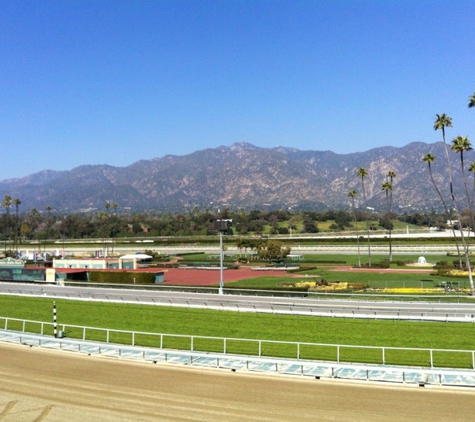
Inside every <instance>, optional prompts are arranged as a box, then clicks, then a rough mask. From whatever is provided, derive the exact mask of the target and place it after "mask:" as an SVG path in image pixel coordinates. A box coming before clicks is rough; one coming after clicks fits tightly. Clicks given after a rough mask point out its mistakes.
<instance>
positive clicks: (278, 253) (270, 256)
mask: <svg viewBox="0 0 475 422" xmlns="http://www.w3.org/2000/svg"><path fill="white" fill-rule="evenodd" d="M257 253H258V255H259V258H260V259H265V260H269V261H281V260H283V259H284V258H285V257H286V256H287V255H288V254H289V253H290V246H286V247H285V248H283V247H282V242H279V241H278V240H268V241H267V242H266V243H262V244H260V245H259V246H258V248H257Z"/></svg>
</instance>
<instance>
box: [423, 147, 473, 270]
mask: <svg viewBox="0 0 475 422" xmlns="http://www.w3.org/2000/svg"><path fill="white" fill-rule="evenodd" d="M422 161H424V162H425V163H427V165H428V166H429V176H430V180H431V182H432V184H433V185H434V188H435V190H436V192H437V195H438V196H439V198H440V202H441V203H442V205H443V206H444V210H445V214H446V215H447V217H450V215H451V213H450V211H449V207H448V206H447V203H446V202H445V199H444V197H443V196H442V193H441V192H440V189H439V187H438V186H437V183H435V179H434V175H433V173H432V166H431V164H432V163H435V156H434V155H433V154H431V153H428V154H426V155H424V157H422ZM474 169H475V167H474ZM451 228H452V234H453V236H454V239H455V246H456V247H457V255H458V257H459V266H460V268H462V254H461V253H460V247H459V242H458V238H457V236H456V234H455V227H454V225H453V224H451Z"/></svg>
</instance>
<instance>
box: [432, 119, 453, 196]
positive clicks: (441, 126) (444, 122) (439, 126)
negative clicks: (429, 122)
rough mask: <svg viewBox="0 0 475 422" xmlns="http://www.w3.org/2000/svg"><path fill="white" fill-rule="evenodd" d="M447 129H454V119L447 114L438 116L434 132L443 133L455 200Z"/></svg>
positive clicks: (451, 187) (450, 184) (451, 188)
mask: <svg viewBox="0 0 475 422" xmlns="http://www.w3.org/2000/svg"><path fill="white" fill-rule="evenodd" d="M446 127H452V117H449V116H447V115H446V114H445V113H443V114H436V119H435V123H434V130H441V131H442V141H443V143H444V151H445V159H446V160H447V169H448V172H449V187H450V194H451V195H452V198H453V197H454V194H453V183H452V167H451V165H450V157H449V150H448V148H447V142H445V128H446Z"/></svg>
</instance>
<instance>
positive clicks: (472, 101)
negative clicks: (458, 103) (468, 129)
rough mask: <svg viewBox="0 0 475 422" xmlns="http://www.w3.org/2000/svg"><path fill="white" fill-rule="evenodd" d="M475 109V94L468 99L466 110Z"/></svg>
mask: <svg viewBox="0 0 475 422" xmlns="http://www.w3.org/2000/svg"><path fill="white" fill-rule="evenodd" d="M473 107H475V92H474V93H473V94H472V95H470V97H468V108H473Z"/></svg>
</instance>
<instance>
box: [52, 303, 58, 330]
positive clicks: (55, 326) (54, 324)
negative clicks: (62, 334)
mask: <svg viewBox="0 0 475 422" xmlns="http://www.w3.org/2000/svg"><path fill="white" fill-rule="evenodd" d="M53 334H54V337H55V338H56V337H58V323H57V322H56V302H53Z"/></svg>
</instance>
